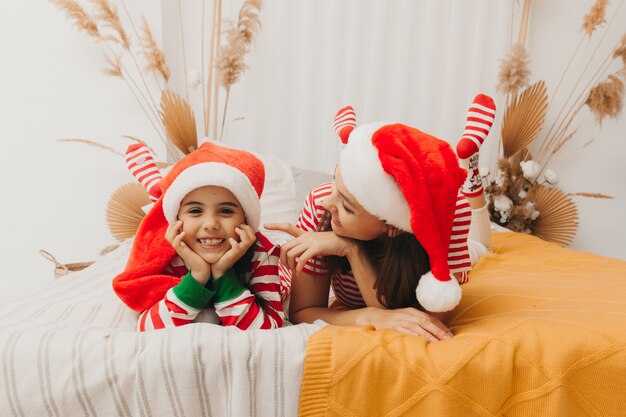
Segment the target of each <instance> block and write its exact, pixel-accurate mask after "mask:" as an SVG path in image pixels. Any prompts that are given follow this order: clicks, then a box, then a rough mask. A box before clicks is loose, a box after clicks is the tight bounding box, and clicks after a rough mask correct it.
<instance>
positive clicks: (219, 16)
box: [212, 0, 222, 138]
mask: <svg viewBox="0 0 626 417" xmlns="http://www.w3.org/2000/svg"><path fill="white" fill-rule="evenodd" d="M216 26H217V29H216V33H217V35H218V36H217V39H216V41H215V44H216V46H219V45H220V39H221V38H220V36H219V35H220V34H221V33H222V0H217V24H216ZM218 101H219V88H217V80H216V85H215V90H214V91H213V131H212V137H213V138H217V106H218Z"/></svg>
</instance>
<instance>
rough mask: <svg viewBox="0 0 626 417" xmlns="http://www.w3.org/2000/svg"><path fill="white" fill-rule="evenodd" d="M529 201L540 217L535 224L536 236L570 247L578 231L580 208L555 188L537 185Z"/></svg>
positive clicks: (529, 196) (533, 188)
mask: <svg viewBox="0 0 626 417" xmlns="http://www.w3.org/2000/svg"><path fill="white" fill-rule="evenodd" d="M528 200H529V201H532V202H534V203H535V208H536V209H537V210H538V211H539V217H537V220H536V221H535V223H534V224H533V226H532V228H533V230H534V233H533V234H534V235H536V236H539V237H540V238H542V239H544V240H547V241H548V242H553V243H557V244H559V245H561V246H564V247H566V246H569V245H570V244H571V243H572V240H574V236H575V235H576V231H577V230H578V208H576V204H574V202H573V201H572V199H571V198H570V197H569V196H568V195H567V194H565V193H564V192H563V191H560V190H558V189H556V188H553V187H546V186H543V185H537V186H535V187H532V188H531V190H530V192H529V193H528Z"/></svg>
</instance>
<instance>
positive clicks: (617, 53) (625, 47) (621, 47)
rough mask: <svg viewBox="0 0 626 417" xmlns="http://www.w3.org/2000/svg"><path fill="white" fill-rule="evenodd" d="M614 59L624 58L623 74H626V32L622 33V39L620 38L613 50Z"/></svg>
mask: <svg viewBox="0 0 626 417" xmlns="http://www.w3.org/2000/svg"><path fill="white" fill-rule="evenodd" d="M613 59H621V60H622V66H623V68H622V74H623V75H624V76H626V33H625V34H624V35H622V39H620V41H619V43H618V44H617V47H615V50H614V51H613Z"/></svg>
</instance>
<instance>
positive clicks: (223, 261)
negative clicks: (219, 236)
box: [211, 224, 256, 279]
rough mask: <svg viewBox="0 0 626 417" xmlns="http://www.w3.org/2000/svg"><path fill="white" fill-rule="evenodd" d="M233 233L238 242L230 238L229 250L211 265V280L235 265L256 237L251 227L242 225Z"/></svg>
mask: <svg viewBox="0 0 626 417" xmlns="http://www.w3.org/2000/svg"><path fill="white" fill-rule="evenodd" d="M235 233H237V235H238V236H239V241H237V240H236V239H234V238H232V237H231V238H230V239H229V242H230V249H229V250H228V252H226V253H225V254H224V255H222V257H221V258H220V259H219V260H218V261H217V262H215V263H214V264H213V265H211V275H212V276H213V279H218V278H220V277H221V276H222V275H224V274H225V273H226V271H228V270H229V269H231V268H232V267H233V265H235V262H237V261H238V260H239V259H241V257H242V256H243V255H244V254H245V253H246V252H247V251H248V249H249V248H250V246H252V245H253V244H254V242H256V235H255V233H254V230H252V227H250V226H249V225H247V224H242V225H241V226H239V227H236V228H235Z"/></svg>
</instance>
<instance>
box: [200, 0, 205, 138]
mask: <svg viewBox="0 0 626 417" xmlns="http://www.w3.org/2000/svg"><path fill="white" fill-rule="evenodd" d="M204 3H205V2H204V1H203V2H202V25H201V28H200V74H201V75H200V81H201V87H202V125H203V126H204V131H205V132H206V90H205V88H206V84H205V82H204V19H205V18H206V17H205V16H206V13H205V10H204V9H205V7H204Z"/></svg>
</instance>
